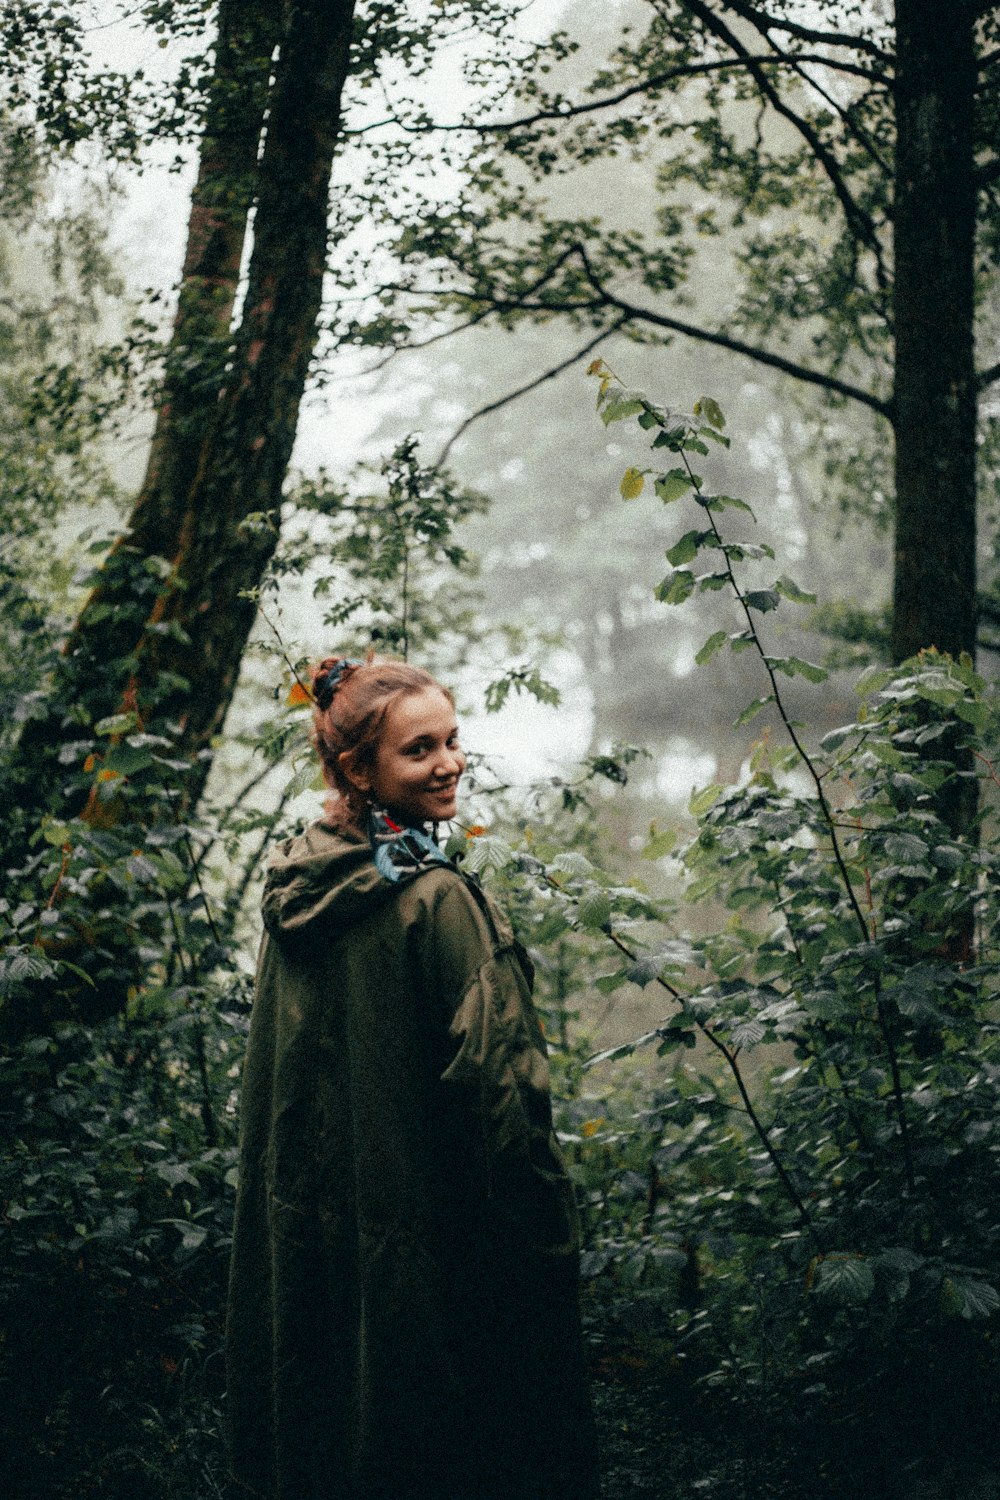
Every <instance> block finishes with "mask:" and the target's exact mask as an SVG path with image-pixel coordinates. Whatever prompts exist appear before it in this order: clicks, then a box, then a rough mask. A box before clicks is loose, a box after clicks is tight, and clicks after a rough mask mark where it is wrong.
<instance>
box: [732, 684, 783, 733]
mask: <svg viewBox="0 0 1000 1500" xmlns="http://www.w3.org/2000/svg"><path fill="white" fill-rule="evenodd" d="M773 702H774V694H773V693H768V695H767V697H766V698H755V699H754V700H753V702H752V703H748V704H747V706H746V708H745V709H744V710H743V712H742V713H741V714H739V715H738V716H737V718H736V719H734V721H733V728H734V729H742V728H743V725H744V724H749V723H750V721H751V719H755V718H756V717H757V715H758V714H759V713H760V711H761V709H762V708H766V707H767V705H768V704H769V703H773Z"/></svg>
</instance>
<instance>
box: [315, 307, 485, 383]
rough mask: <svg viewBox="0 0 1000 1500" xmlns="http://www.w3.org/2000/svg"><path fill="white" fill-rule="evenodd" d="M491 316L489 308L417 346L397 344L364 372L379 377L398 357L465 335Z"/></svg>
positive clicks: (419, 341) (435, 334)
mask: <svg viewBox="0 0 1000 1500" xmlns="http://www.w3.org/2000/svg"><path fill="white" fill-rule="evenodd" d="M489 315H490V309H489V308H488V307H487V308H483V309H482V310H481V311H480V312H477V313H474V314H473V316H472V317H471V318H468V319H467V320H466V321H465V322H464V323H456V324H454V325H453V326H452V327H451V328H443V329H442V330H441V331H440V333H432V334H431V335H430V337H429V338H426V339H418V340H417V342H416V343H415V344H396V345H395V346H394V347H393V348H392V349H390V350H389V352H388V354H385V355H383V356H382V358H381V359H380V360H378V361H377V363H376V364H374V365H369V366H368V368H367V370H365V372H364V374H365V377H367V376H369V375H378V374H379V373H380V372H381V371H382V370H384V369H386V368H387V366H388V365H390V364H391V363H392V361H393V360H394V359H395V358H396V356H397V355H399V354H410V353H412V352H414V351H415V350H418V349H429V348H430V347H431V345H432V344H440V343H441V341H442V339H450V338H453V337H454V336H455V334H456V333H465V331H466V329H468V328H475V327H476V325H477V324H478V323H481V322H482V321H483V319H484V318H488V317H489ZM342 378H343V379H344V380H348V379H350V380H354V379H356V376H353V375H351V376H347V375H345V376H343V377H342Z"/></svg>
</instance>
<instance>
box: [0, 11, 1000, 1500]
mask: <svg viewBox="0 0 1000 1500" xmlns="http://www.w3.org/2000/svg"><path fill="white" fill-rule="evenodd" d="M0 41H2V44H3V47H2V52H3V61H2V63H0V184H2V186H0V506H2V516H3V526H2V531H0V644H2V649H0V702H2V706H3V714H2V719H0V798H2V808H3V818H2V823H0V861H2V870H3V880H2V890H0V1076H2V1087H0V1124H2V1150H0V1433H2V1440H0V1455H2V1456H0V1490H2V1493H3V1495H4V1496H5V1497H6V1500H84V1497H89V1496H94V1497H105V1500H216V1497H220V1496H225V1497H226V1500H235V1491H234V1487H233V1485H232V1483H231V1482H230V1480H229V1479H228V1478H227V1467H226V1457H225V1451H224V1443H223V1415H222V1413H223V1405H224V1395H225V1378H224V1369H223V1358H222V1339H223V1327H222V1320H223V1309H224V1303H225V1291H226V1281H227V1268H228V1260H229V1250H230V1245H231V1239H232V1218H233V1199H234V1191H235V1187H236V1181H237V1178H236V1161H237V1141H238V1128H239V1119H238V1099H239V1079H240V1067H241V1059H242V1056H243V1050H244V1047H245V1041H246V1036H247V1032H248V1029H249V1017H250V1012H251V1003H252V991H253V979H254V965H255V955H256V951H257V945H258V942H259V938H260V930H261V927H260V916H259V906H260V894H261V888H262V883H263V879H264V874H265V870H266V865H267V859H268V855H269V852H270V850H271V848H272V847H273V845H274V843H275V841H276V840H278V839H280V838H282V837H285V836H286V835H288V834H289V833H292V832H294V831H296V830H299V829H301V828H302V827H303V826H304V825H306V824H308V823H309V822H310V821H312V820H313V819H315V818H316V817H317V816H318V815H319V812H320V810H321V807H322V800H323V795H324V788H323V783H322V778H321V776H320V774H319V770H318V764H317V761H316V757H315V752H314V750H313V747H312V744H311V742H310V709H311V697H310V692H309V688H308V682H309V664H310V663H312V662H316V661H317V660H319V659H320V658H321V657H324V656H326V655H328V654H330V653H331V652H333V653H336V654H340V653H341V652H343V653H346V654H350V655H360V656H363V655H364V653H365V652H366V651H367V650H368V649H369V648H371V647H374V648H375V649H376V650H378V651H379V652H386V653H388V654H390V655H394V656H400V657H404V658H405V659H407V660H408V661H412V662H416V663H419V664H420V665H422V666H425V667H427V668H428V669H429V670H430V671H431V672H433V673H434V675H435V676H436V677H437V678H438V679H439V680H440V681H441V682H443V683H446V684H447V685H448V686H449V688H450V689H452V690H453V691H454V693H455V696H456V701H457V705H458V710H459V715H460V720H461V723H462V727H463V738H464V742H465V744H466V748H467V751H468V754H469V771H468V774H467V776H466V779H465V783H464V791H463V796H462V800H461V805H460V812H459V818H458V820H457V821H456V822H454V823H453V824H452V825H451V826H450V831H449V833H448V840H447V844H446V852H447V853H448V854H449V856H451V857H452V858H453V859H454V860H455V861H457V862H458V863H459V864H460V865H461V867H462V868H463V869H464V870H465V871H467V872H468V873H470V874H471V875H473V876H475V877H477V878H478V880H480V881H481V882H482V883H483V884H484V886H485V887H486V888H487V889H488V890H490V891H492V892H493V893H494V894H495V895H496V896H497V897H498V899H499V900H500V901H501V903H502V904H503V905H504V907H505V908H506V909H507V910H508V911H509V912H510V914H511V916H512V919H513V921H514V925H515V929H516V931H517V934H518V936H519V938H520V941H521V942H522V943H523V944H524V946H525V947H526V948H527V950H528V952H529V953H530V955H531V958H532V960H533V962H534V965H535V970H536V1001H537V1003H538V1005H539V1008H540V1012H541V1015H542V1020H543V1023H544V1030H545V1034H546V1038H547V1044H548V1049H549V1057H550V1064H551V1068H552V1075H553V1090H554V1102H555V1109H556V1123H557V1128H558V1133H559V1138H560V1141H561V1142H562V1146H563V1150H564V1153H565V1155H566V1158H567V1161H568V1163H569V1166H570V1169H571V1172H572V1175H573V1179H574V1183H575V1187H576V1192H577V1199H578V1203H579V1208H580V1215H581V1225H582V1234H583V1249H582V1260H581V1298H582V1308H583V1319H584V1332H585V1339H586V1345H587V1355H588V1360H589V1367H590V1376H591V1384H592V1391H593V1399H594V1405H595V1411H596V1417H597V1424H598V1434H599V1444H600V1458H601V1467H602V1486H603V1488H602V1496H603V1497H604V1500H632V1497H636V1500H639V1497H643V1496H648V1497H651V1500H675V1497H676V1500H680V1497H686V1500H694V1497H704V1500H824V1497H828V1500H834V1497H836V1500H893V1497H898V1500H987V1497H994V1500H995V1497H998V1496H1000V1108H998V1106H1000V910H998V907H1000V824H998V809H1000V696H998V684H997V667H998V657H1000V276H998V270H1000V10H998V9H997V7H995V6H993V5H992V4H989V3H988V0H949V3H948V4H947V5H946V6H942V5H941V4H939V3H936V0H895V3H893V0H394V3H387V0H281V3H265V0H127V3H126V0H49V3H45V4H42V3H40V0H7V3H6V4H5V6H4V7H3V10H2V13H0ZM539 1420H540V1421H541V1422H542V1423H543V1424H544V1420H545V1414H544V1412H542V1413H540V1414H539Z"/></svg>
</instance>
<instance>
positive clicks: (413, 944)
mask: <svg viewBox="0 0 1000 1500" xmlns="http://www.w3.org/2000/svg"><path fill="white" fill-rule="evenodd" d="M264 920H265V928H266V931H265V937H264V941H263V944H262V948H261V954H260V961H259V965H258V974H257V991H256V999H255V1003H254V1012H253V1018H252V1023H251V1030H250V1041H249V1047H248V1051H247V1058H246V1064H245V1068H244V1073H243V1085H242V1095H241V1105H240V1110H241V1126H240V1129H241V1153H240V1181H239V1192H238V1197H237V1210H236V1223H235V1229H234V1245H233V1258H232V1270H231V1280H230V1292H229V1306H228V1317H227V1372H228V1399H227V1411H228V1436H229V1442H230V1452H231V1465H232V1470H233V1474H234V1477H235V1478H236V1480H237V1482H238V1483H239V1484H240V1485H242V1486H243V1487H244V1488H245V1490H247V1491H249V1492H250V1493H251V1494H253V1495H260V1496H266V1497H268V1500H425V1497H426V1500H431V1497H433V1500H588V1497H590V1496H592V1495H593V1494H594V1493H595V1488H596V1481H595V1477H594V1450H593V1431H592V1424H591V1416H590V1408H589V1403H588V1398H587V1392H586V1382H585V1376H584V1365H583V1356H582V1344H581V1338H580V1327H579V1314H578V1305H577V1248H578V1226H577V1217H576V1210H575V1205H574V1202H573V1193H572V1186H571V1183H570V1182H569V1179H568V1178H567V1175H566V1171H565V1168H564V1166H563V1162H562V1159H561V1157H560V1154H559V1148H558V1145H557V1143H556V1140H555V1136H554V1134H553V1130H552V1118H551V1110H550V1103H549V1076H548V1064H547V1061H546V1055H545V1043H544V1039H543V1037H542V1033H541V1028H540V1026H539V1023H538V1020H537V1017H536V1015H535V1012H534V1009H533V1007H532V1004H531V998H530V986H531V967H530V964H529V962H528V960H527V956H526V955H525V954H524V952H523V950H522V949H521V948H520V947H519V946H518V944H517V943H515V941H514V938H513V934H512V932H511V929H510V927H509V925H508V924H507V921H506V919H505V918H504V917H503V916H502V915H501V914H500V912H499V911H498V910H497V909H496V907H495V906H494V905H493V904H492V903H491V902H489V901H488V900H487V898H486V897H485V896H484V895H483V893H482V892H481V891H480V890H479V889H478V888H477V887H475V886H473V885H472V884H471V883H470V882H469V881H467V880H466V879H465V878H464V877H463V876H462V875H461V874H460V873H459V872H458V871H457V870H455V869H454V868H452V867H451V866H444V865H441V866H437V867H434V868H432V869H430V870H427V871H425V872H424V873H422V874H419V875H417V876H416V877H414V878H412V879H411V880H409V881H407V882H405V883H403V884H400V885H392V884H390V883H389V882H387V881H385V880H384V879H383V878H382V877H381V876H380V875H379V873H378V872H377V870H376V869H375V865H374V861H373V859H372V856H371V853H370V850H369V847H368V844H367V842H362V841H360V840H358V841H355V840H353V839H351V838H350V837H348V836H345V835H343V834H340V833H337V832H335V831H334V830H333V829H331V828H330V827H328V826H327V825H325V824H323V823H317V824H314V825H313V826H312V827H311V828H309V829H308V830H307V831H306V832H305V833H304V834H303V835H301V836H300V837H298V838H295V839H291V840H289V841H288V842H286V843H285V844H284V845H282V846H281V847H280V849H279V850H278V852H277V853H276V855H275V856H274V858H273V860H272V864H271V867H270V871H269V875H268V881H267V887H266V891H265V897H264Z"/></svg>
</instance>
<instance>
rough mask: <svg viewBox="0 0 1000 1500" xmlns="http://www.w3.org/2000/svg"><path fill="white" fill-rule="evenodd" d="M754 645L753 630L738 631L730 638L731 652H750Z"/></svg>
mask: <svg viewBox="0 0 1000 1500" xmlns="http://www.w3.org/2000/svg"><path fill="white" fill-rule="evenodd" d="M754 644H755V643H754V638H753V631H752V630H736V631H734V632H733V634H732V635H731V636H730V637H729V649H730V651H736V652H739V651H749V649H750V647H751V646H752V645H754Z"/></svg>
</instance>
